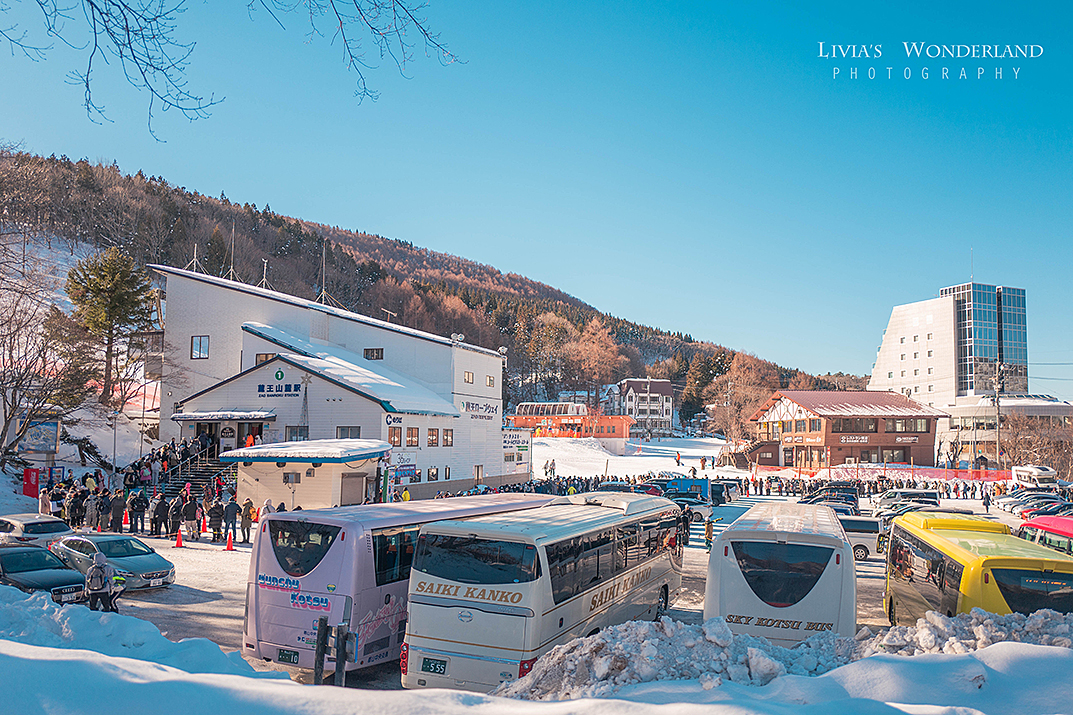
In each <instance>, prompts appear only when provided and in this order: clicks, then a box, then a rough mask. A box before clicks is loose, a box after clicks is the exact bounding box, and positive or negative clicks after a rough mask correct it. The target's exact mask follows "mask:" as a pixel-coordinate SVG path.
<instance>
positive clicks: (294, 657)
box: [277, 648, 298, 665]
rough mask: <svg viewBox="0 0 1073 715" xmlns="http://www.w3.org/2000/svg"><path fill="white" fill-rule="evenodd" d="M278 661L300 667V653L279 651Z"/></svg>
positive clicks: (281, 649)
mask: <svg viewBox="0 0 1073 715" xmlns="http://www.w3.org/2000/svg"><path fill="white" fill-rule="evenodd" d="M277 660H278V661H279V662H280V663H290V664H291V665H298V651H296V650H284V649H283V648H280V649H279V658H277Z"/></svg>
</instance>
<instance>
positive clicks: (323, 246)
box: [317, 238, 346, 310]
mask: <svg viewBox="0 0 1073 715" xmlns="http://www.w3.org/2000/svg"><path fill="white" fill-rule="evenodd" d="M327 253H328V239H326V238H325V239H322V240H321V242H320V295H318V296H317V302H318V303H320V304H321V305H330V306H332V307H335V308H342V309H343V310H346V306H345V305H343V304H342V303H340V302H339V301H337V300H336V299H335V298H333V297H332V296H331V295H329V294H328V287H327V286H326V285H325V282H326V280H327V277H328V265H327Z"/></svg>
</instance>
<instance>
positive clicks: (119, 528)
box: [111, 490, 127, 534]
mask: <svg viewBox="0 0 1073 715" xmlns="http://www.w3.org/2000/svg"><path fill="white" fill-rule="evenodd" d="M111 508H112V531H114V532H115V533H117V534H122V533H123V512H124V511H126V510H127V503H126V502H125V501H123V493H122V492H120V491H118V490H117V491H116V493H115V496H113V497H112V504H111Z"/></svg>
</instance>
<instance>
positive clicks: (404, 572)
mask: <svg viewBox="0 0 1073 715" xmlns="http://www.w3.org/2000/svg"><path fill="white" fill-rule="evenodd" d="M420 531H421V527H420V526H409V527H393V528H389V529H374V530H373V532H372V539H373V565H374V566H375V567H376V585H377V586H384V585H387V584H389V583H395V582H396V581H403V580H406V579H408V578H410V566H411V565H412V564H413V560H414V542H415V541H416V540H417V535H418V533H419V532H420Z"/></svg>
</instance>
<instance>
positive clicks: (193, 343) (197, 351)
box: [190, 335, 209, 360]
mask: <svg viewBox="0 0 1073 715" xmlns="http://www.w3.org/2000/svg"><path fill="white" fill-rule="evenodd" d="M208 358H209V336H208V335H193V336H191V337H190V359H191V360H208Z"/></svg>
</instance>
